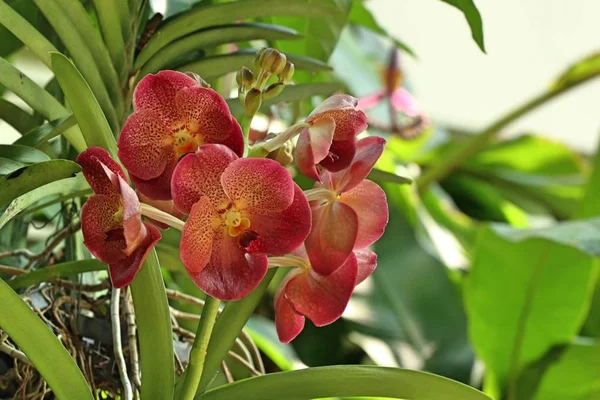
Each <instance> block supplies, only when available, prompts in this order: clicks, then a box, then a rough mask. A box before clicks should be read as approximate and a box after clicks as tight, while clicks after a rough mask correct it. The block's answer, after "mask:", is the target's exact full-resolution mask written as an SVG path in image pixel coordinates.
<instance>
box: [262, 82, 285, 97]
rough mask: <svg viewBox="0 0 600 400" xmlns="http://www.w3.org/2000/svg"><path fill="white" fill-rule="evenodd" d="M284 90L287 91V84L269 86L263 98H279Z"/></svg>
mask: <svg viewBox="0 0 600 400" xmlns="http://www.w3.org/2000/svg"><path fill="white" fill-rule="evenodd" d="M283 89H285V84H283V83H273V84H272V85H269V87H268V88H267V90H265V92H264V93H263V98H264V99H265V100H267V99H272V98H273V97H277V96H279V95H280V94H281V92H283Z"/></svg>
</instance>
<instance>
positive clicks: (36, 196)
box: [0, 175, 89, 228]
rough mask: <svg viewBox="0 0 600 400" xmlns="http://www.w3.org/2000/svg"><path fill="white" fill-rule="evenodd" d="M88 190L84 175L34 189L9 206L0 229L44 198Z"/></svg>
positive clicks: (0, 222)
mask: <svg viewBox="0 0 600 400" xmlns="http://www.w3.org/2000/svg"><path fill="white" fill-rule="evenodd" d="M88 189H89V185H88V184H87V182H86V181H85V179H84V178H83V175H77V176H76V177H74V178H66V179H61V180H58V181H54V182H52V183H49V184H47V185H44V186H40V187H38V188H37V189H33V190H32V191H30V192H27V193H25V194H23V195H21V196H19V197H17V198H16V199H14V200H13V201H12V202H11V203H10V204H9V205H8V208H7V209H6V210H5V211H4V213H3V214H2V216H0V228H2V227H3V226H4V225H5V224H6V223H7V222H8V221H10V220H11V219H12V218H14V217H16V216H17V215H18V214H19V213H20V212H21V211H23V210H25V209H26V208H27V207H29V206H31V205H33V204H35V203H36V202H38V201H39V200H41V199H43V198H44V197H48V196H56V195H65V194H76V193H81V192H82V191H86V190H88Z"/></svg>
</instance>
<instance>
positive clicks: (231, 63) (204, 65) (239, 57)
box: [177, 49, 331, 79]
mask: <svg viewBox="0 0 600 400" xmlns="http://www.w3.org/2000/svg"><path fill="white" fill-rule="evenodd" d="M255 53H256V51H255V50H254V49H252V50H240V51H236V52H235V53H231V54H225V55H218V56H213V57H207V58H202V59H200V60H198V61H195V62H192V63H189V64H186V65H184V66H181V67H178V68H177V69H178V70H179V71H183V72H187V71H191V72H195V73H197V74H198V75H200V76H201V77H202V78H204V79H210V78H218V77H219V76H223V75H225V74H227V73H229V72H234V71H237V70H239V69H240V68H241V67H243V66H252V64H253V60H254V54H255ZM286 56H287V59H288V60H289V61H291V62H293V63H294V66H295V69H296V70H306V71H311V72H317V71H329V70H330V69H331V67H329V66H328V65H327V64H325V63H323V62H321V61H319V60H316V59H314V58H309V57H303V56H298V55H294V54H286Z"/></svg>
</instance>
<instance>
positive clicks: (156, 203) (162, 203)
mask: <svg viewBox="0 0 600 400" xmlns="http://www.w3.org/2000/svg"><path fill="white" fill-rule="evenodd" d="M137 195H138V198H139V199H140V201H141V202H142V203H144V204H148V205H150V206H152V207H154V208H157V209H159V210H160V211H163V212H166V213H167V214H169V215H172V216H173V217H175V218H177V219H183V217H185V214H184V213H182V212H181V211H179V210H178V209H177V207H175V203H174V202H173V200H152V199H151V198H149V197H148V196H144V194H143V193H142V192H139V191H138V193H137ZM146 217H147V218H148V220H149V221H150V222H152V223H153V224H154V225H156V226H157V227H159V228H160V229H169V225H167V224H165V223H163V222H159V221H157V220H155V219H152V218H150V217H148V216H146Z"/></svg>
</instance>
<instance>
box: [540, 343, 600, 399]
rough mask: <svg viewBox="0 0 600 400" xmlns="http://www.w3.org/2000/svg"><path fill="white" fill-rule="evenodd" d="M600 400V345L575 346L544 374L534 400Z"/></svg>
mask: <svg viewBox="0 0 600 400" xmlns="http://www.w3.org/2000/svg"><path fill="white" fill-rule="evenodd" d="M598 398H600V345H599V344H598V343H574V344H571V345H569V346H568V347H567V348H566V349H565V351H564V352H563V354H561V356H560V358H559V359H558V361H556V362H555V363H554V364H552V365H551V366H550V367H549V368H548V370H547V372H546V373H545V374H544V376H543V378H542V380H541V382H540V386H539V387H538V391H537V393H536V394H535V397H533V400H555V399H560V400H591V399H598Z"/></svg>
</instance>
